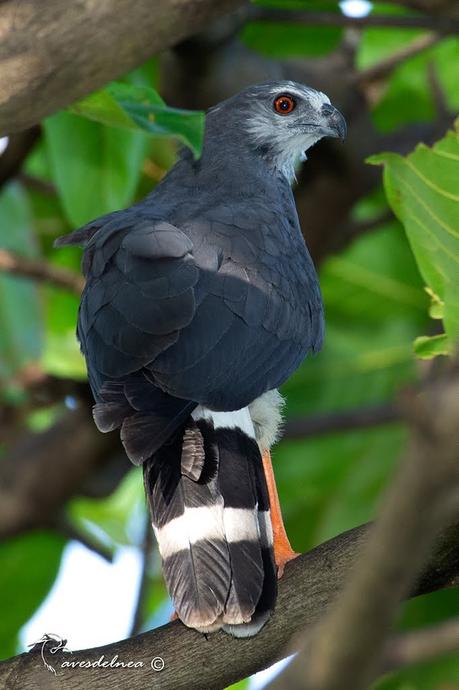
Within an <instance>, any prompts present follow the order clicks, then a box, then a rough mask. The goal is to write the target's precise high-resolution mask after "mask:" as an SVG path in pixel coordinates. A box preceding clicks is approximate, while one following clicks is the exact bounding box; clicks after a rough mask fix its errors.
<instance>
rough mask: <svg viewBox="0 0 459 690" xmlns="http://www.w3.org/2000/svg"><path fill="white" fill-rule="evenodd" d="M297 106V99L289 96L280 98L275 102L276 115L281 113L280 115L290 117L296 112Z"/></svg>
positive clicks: (283, 95) (285, 95) (284, 95)
mask: <svg viewBox="0 0 459 690" xmlns="http://www.w3.org/2000/svg"><path fill="white" fill-rule="evenodd" d="M295 106H296V101H295V99H294V98H292V97H291V96H287V94H282V95H281V96H278V97H277V98H276V100H275V101H274V110H275V111H276V113H279V115H288V114H289V113H291V112H292V110H294V108H295Z"/></svg>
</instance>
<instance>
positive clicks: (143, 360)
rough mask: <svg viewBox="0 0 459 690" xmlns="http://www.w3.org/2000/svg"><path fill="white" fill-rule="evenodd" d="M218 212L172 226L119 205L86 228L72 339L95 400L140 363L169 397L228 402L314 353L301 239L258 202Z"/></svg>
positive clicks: (311, 299) (314, 325) (316, 299)
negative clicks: (249, 211)
mask: <svg viewBox="0 0 459 690" xmlns="http://www.w3.org/2000/svg"><path fill="white" fill-rule="evenodd" d="M216 216H217V217H218V218H220V219H222V218H223V221H224V222H222V221H221V220H219V221H216V220H214V219H212V218H205V219H202V218H200V219H199V220H195V221H190V222H189V223H186V224H183V226H182V227H181V228H179V227H176V226H174V225H171V224H170V223H167V222H164V221H160V220H154V219H151V218H148V217H147V216H146V215H144V216H142V215H141V214H139V213H138V212H137V213H132V212H131V213H129V212H126V215H124V216H123V215H122V214H119V215H115V216H114V217H109V219H108V222H107V223H105V224H100V223H99V224H98V227H97V229H96V231H95V233H94V231H92V232H93V234H92V235H91V236H90V238H89V240H88V241H87V245H86V251H85V258H84V270H85V274H86V277H87V283H86V287H85V290H84V293H83V296H82V300H81V306H80V313H79V323H78V336H79V339H80V342H81V347H82V351H83V353H84V355H85V357H86V360H87V363H88V370H89V376H90V380H91V384H92V387H93V390H94V392H95V394H96V397H97V391H98V390H100V388H101V387H102V385H103V382H104V381H106V380H107V379H108V380H113V379H120V378H123V377H127V376H132V375H134V374H135V373H136V372H138V371H140V370H142V371H144V372H145V371H146V372H148V376H149V377H150V378H151V381H152V382H153V383H154V384H155V385H156V386H158V387H159V388H161V389H162V390H163V391H165V392H167V393H169V394H170V395H172V396H175V397H178V398H181V399H186V400H192V401H195V402H198V403H201V404H204V405H208V406H211V407H214V408H216V409H235V408H239V407H243V406H245V405H246V404H248V403H249V402H251V401H252V400H253V399H255V398H256V397H258V395H261V394H262V393H263V392H264V391H266V390H269V389H270V388H274V387H277V386H279V385H280V384H281V383H283V381H285V379H286V378H287V377H288V376H289V375H290V373H291V372H292V371H293V370H294V369H295V368H296V367H297V366H298V364H299V363H300V361H301V360H302V359H303V357H304V356H305V354H306V353H307V352H308V351H309V350H315V349H317V346H318V342H319V341H320V339H321V327H322V326H321V323H322V322H321V318H322V317H321V306H320V294H319V293H318V288H317V285H316V278H315V273H314V271H313V269H312V271H313V273H312V274H309V269H308V266H306V270H305V263H304V259H305V257H304V255H303V254H304V251H305V248H304V243H303V245H302V247H301V246H299V247H298V251H297V250H296V249H295V247H293V248H292V239H291V238H288V237H287V236H286V237H282V234H283V233H284V230H285V229H284V228H282V227H281V226H279V218H274V217H273V216H272V214H266V213H265V214H264V216H263V211H262V210H261V209H259V210H258V212H257V213H256V214H254V215H253V220H250V219H245V220H244V219H242V220H241V219H239V220H238V213H237V210H236V211H235V209H234V208H233V209H232V211H231V217H225V209H223V210H222V209H221V208H220V209H218V211H217V212H216ZM281 220H282V219H281ZM91 228H94V224H92V225H91ZM285 232H288V229H286V230H285ZM301 242H302V239H301ZM301 252H302V255H301V256H300V253H301ZM311 266H312V264H311Z"/></svg>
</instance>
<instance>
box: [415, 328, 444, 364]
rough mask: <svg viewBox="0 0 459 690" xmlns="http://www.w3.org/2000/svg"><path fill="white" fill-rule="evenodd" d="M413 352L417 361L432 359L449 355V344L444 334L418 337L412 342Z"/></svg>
mask: <svg viewBox="0 0 459 690" xmlns="http://www.w3.org/2000/svg"><path fill="white" fill-rule="evenodd" d="M414 351H415V353H416V356H417V357H419V359H432V358H433V357H437V356H438V355H451V354H452V350H451V342H450V340H449V338H448V336H447V335H446V334H445V333H442V334H441V335H432V336H429V335H420V336H419V338H416V340H415V341H414Z"/></svg>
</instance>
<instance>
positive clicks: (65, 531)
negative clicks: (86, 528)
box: [53, 518, 113, 563]
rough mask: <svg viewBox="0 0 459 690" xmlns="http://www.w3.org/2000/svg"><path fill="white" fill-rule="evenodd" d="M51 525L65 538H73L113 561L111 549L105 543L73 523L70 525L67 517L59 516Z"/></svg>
mask: <svg viewBox="0 0 459 690" xmlns="http://www.w3.org/2000/svg"><path fill="white" fill-rule="evenodd" d="M53 527H54V529H55V530H56V531H57V532H59V533H60V534H62V535H63V536H64V537H66V538H67V539H73V540H74V541H77V542H79V543H80V544H82V545H83V546H86V548H87V549H89V550H90V551H92V552H93V553H95V554H97V555H98V556H100V557H101V558H103V559H104V560H105V561H107V562H108V563H112V562H113V549H111V548H110V547H109V546H106V545H105V544H102V543H101V542H100V541H98V540H96V539H94V538H91V537H90V536H89V535H88V534H85V533H84V532H82V531H81V530H79V529H78V528H77V527H75V525H72V524H71V522H69V520H68V519H66V518H60V519H59V520H57V521H56V523H55V524H54V525H53Z"/></svg>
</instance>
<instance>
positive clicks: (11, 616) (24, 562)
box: [0, 531, 65, 658]
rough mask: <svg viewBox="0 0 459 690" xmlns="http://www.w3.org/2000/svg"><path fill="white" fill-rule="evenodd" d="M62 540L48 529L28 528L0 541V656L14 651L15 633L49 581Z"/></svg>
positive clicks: (10, 654) (16, 635)
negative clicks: (24, 531)
mask: <svg viewBox="0 0 459 690" xmlns="http://www.w3.org/2000/svg"><path fill="white" fill-rule="evenodd" d="M64 544H65V540H64V539H63V538H62V537H60V536H58V535H56V534H53V533H50V532H41V531H40V532H29V533H27V534H24V535H21V536H20V537H16V538H14V539H10V540H8V541H5V542H3V543H2V544H0V610H1V612H2V625H1V628H0V656H1V657H2V658H5V657H8V656H12V655H13V654H15V653H16V651H17V644H18V633H19V630H20V629H21V628H22V626H23V625H25V623H27V621H28V620H29V618H30V617H31V616H32V614H33V613H34V612H35V610H36V609H37V608H38V607H39V606H40V604H41V603H42V601H43V599H44V598H45V596H46V595H47V594H48V592H49V590H50V588H51V585H52V584H53V582H54V580H55V578H56V575H57V572H58V569H59V564H60V560H61V555H62V550H63V548H64Z"/></svg>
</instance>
